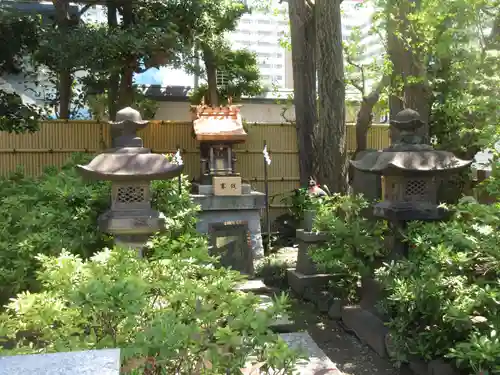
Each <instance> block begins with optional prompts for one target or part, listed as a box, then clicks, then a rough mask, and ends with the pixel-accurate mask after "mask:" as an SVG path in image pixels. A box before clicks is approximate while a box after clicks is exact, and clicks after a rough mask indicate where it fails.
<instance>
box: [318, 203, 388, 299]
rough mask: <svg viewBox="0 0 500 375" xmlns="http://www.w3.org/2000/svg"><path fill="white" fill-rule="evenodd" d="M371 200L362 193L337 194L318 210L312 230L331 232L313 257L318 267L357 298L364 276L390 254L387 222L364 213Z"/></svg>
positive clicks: (352, 296)
mask: <svg viewBox="0 0 500 375" xmlns="http://www.w3.org/2000/svg"><path fill="white" fill-rule="evenodd" d="M368 208H369V203H368V202H367V201H366V200H365V199H364V198H363V196H361V195H357V196H349V195H338V194H334V195H332V196H330V197H328V200H327V201H326V203H325V204H323V205H322V206H321V207H320V208H319V209H318V211H317V213H316V218H315V221H314V225H313V230H315V231H318V232H322V233H325V234H328V240H327V242H326V243H325V244H324V245H320V246H317V247H316V248H315V249H314V251H313V252H311V256H312V259H313V261H314V262H315V263H316V264H317V266H318V268H319V269H321V270H322V271H325V272H327V273H331V274H334V275H337V276H338V278H336V279H337V280H338V281H336V282H335V284H336V285H335V286H336V287H337V288H336V289H338V290H339V291H340V292H342V293H344V295H343V296H342V297H344V298H346V299H348V300H351V301H354V300H356V299H357V293H356V292H357V289H358V286H359V283H360V281H361V278H362V277H366V276H370V275H372V274H373V271H374V269H375V267H376V265H377V263H378V262H380V260H381V259H382V258H383V257H384V256H386V255H387V251H386V249H385V247H384V243H383V235H384V231H385V227H386V224H385V223H384V222H383V221H378V220H370V219H367V218H366V217H364V216H363V213H364V212H365V210H366V209H368Z"/></svg>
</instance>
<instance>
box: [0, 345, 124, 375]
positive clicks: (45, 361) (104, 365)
mask: <svg viewBox="0 0 500 375" xmlns="http://www.w3.org/2000/svg"><path fill="white" fill-rule="evenodd" d="M14 374H15V375H34V374H36V375H52V374H61V375H70V374H71V375H93V374H99V375H119V374H120V349H103V350H88V351H81V352H68V353H51V354H29V355H16V356H11V357H0V375H14Z"/></svg>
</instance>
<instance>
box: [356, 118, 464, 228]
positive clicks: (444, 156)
mask: <svg viewBox="0 0 500 375" xmlns="http://www.w3.org/2000/svg"><path fill="white" fill-rule="evenodd" d="M422 125H423V122H422V120H421V119H420V115H419V113H418V112H416V111H414V110H412V109H404V110H402V111H401V112H399V113H398V114H397V115H396V117H395V118H394V119H393V120H391V121H390V126H391V128H390V131H391V135H392V136H394V138H393V139H392V142H391V145H390V146H389V147H388V148H386V149H384V150H382V151H378V152H371V153H368V154H366V155H365V156H364V157H363V158H361V159H359V160H351V161H350V163H351V165H352V166H353V167H354V168H355V169H357V170H360V171H363V172H368V173H375V174H378V175H381V176H382V178H383V181H382V191H383V199H382V201H381V202H379V203H377V204H375V205H374V216H376V217H379V218H383V219H386V220H388V221H389V223H390V224H391V226H393V227H394V226H397V227H404V226H405V223H406V222H407V221H411V220H423V221H428V220H441V219H444V218H445V216H446V210H444V209H441V208H440V207H439V203H440V202H438V198H437V196H438V194H437V193H438V188H439V186H440V184H441V181H442V179H443V177H445V176H446V175H449V174H454V173H458V172H459V171H460V170H463V169H464V168H467V167H468V166H470V164H471V163H472V160H461V159H458V158H457V157H455V156H454V155H453V154H452V153H451V152H448V151H438V150H434V149H433V147H432V146H431V145H429V144H426V143H425V142H424V138H423V137H422V136H420V135H418V134H417V130H418V129H419V128H420V127H421V126H422Z"/></svg>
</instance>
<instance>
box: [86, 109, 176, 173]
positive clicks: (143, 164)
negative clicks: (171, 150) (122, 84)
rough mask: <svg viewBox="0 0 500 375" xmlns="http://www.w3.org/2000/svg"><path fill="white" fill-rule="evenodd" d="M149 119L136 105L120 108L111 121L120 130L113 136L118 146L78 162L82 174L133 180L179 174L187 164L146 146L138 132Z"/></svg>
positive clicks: (115, 128)
mask: <svg viewBox="0 0 500 375" xmlns="http://www.w3.org/2000/svg"><path fill="white" fill-rule="evenodd" d="M148 123H149V122H148V121H145V120H142V118H141V115H140V113H139V112H138V111H136V110H135V109H133V108H130V107H127V108H124V109H122V110H120V111H119V112H118V113H117V114H116V121H114V122H112V121H110V124H111V127H112V129H113V130H115V131H116V134H117V136H116V137H115V139H114V140H113V144H114V146H115V147H114V148H111V149H108V150H106V151H105V152H103V153H102V154H99V155H97V156H96V157H95V158H94V159H93V160H92V161H91V162H90V163H89V164H87V165H78V166H77V169H78V171H79V172H80V174H81V175H82V176H83V177H85V178H88V179H93V180H107V181H129V182H133V181H151V180H168V179H171V178H173V177H177V176H179V175H180V174H181V172H182V169H183V165H177V164H173V163H171V162H169V161H168V160H167V158H166V157H165V155H161V154H153V153H151V150H149V149H147V148H144V147H143V142H142V139H141V138H140V137H138V136H137V134H136V133H137V131H138V130H140V129H144V128H145V127H146V126H147V125H148Z"/></svg>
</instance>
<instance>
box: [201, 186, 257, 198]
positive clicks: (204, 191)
mask: <svg viewBox="0 0 500 375" xmlns="http://www.w3.org/2000/svg"><path fill="white" fill-rule="evenodd" d="M251 192H252V187H251V186H250V185H249V184H241V193H242V194H250V193H251ZM198 194H200V195H213V194H214V186H213V185H199V186H198Z"/></svg>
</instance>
